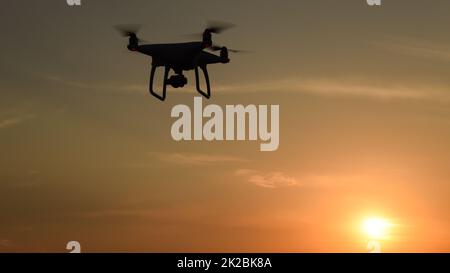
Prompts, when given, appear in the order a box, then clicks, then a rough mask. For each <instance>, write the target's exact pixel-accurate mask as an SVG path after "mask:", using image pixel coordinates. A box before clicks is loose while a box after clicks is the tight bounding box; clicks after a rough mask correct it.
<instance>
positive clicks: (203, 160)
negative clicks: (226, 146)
mask: <svg viewBox="0 0 450 273" xmlns="http://www.w3.org/2000/svg"><path fill="white" fill-rule="evenodd" d="M151 155H153V156H154V157H156V158H157V159H158V160H160V161H162V162H166V163H173V164H180V165H198V166H201V165H210V164H218V163H242V162H248V161H249V160H247V159H243V158H240V157H235V156H227V155H209V154H198V153H191V154H189V153H187V154H183V153H151Z"/></svg>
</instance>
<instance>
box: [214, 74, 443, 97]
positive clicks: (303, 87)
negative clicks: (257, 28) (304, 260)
mask: <svg viewBox="0 0 450 273" xmlns="http://www.w3.org/2000/svg"><path fill="white" fill-rule="evenodd" d="M449 89H450V86H444V85H425V84H424V85H417V84H414V85H413V84H406V83H400V82H399V83H393V84H379V83H377V84H375V83H370V82H369V81H367V80H360V79H323V78H316V79H302V78H289V79H284V80H276V81H271V82H259V83H254V84H243V85H228V86H218V87H216V88H215V90H216V91H227V93H230V92H272V91H273V92H300V93H309V94H316V95H321V96H360V97H368V98H375V99H427V100H438V101H442V100H444V101H450V92H449V91H448V90H449Z"/></svg>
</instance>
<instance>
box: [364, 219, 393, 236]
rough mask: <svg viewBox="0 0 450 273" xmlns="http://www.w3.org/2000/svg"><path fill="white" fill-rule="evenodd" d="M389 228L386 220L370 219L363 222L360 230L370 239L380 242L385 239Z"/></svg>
mask: <svg viewBox="0 0 450 273" xmlns="http://www.w3.org/2000/svg"><path fill="white" fill-rule="evenodd" d="M390 226H391V224H390V222H389V221H388V220H386V219H383V218H376V217H371V218H367V219H365V220H364V221H363V225H362V228H363V231H364V232H365V234H366V235H367V236H368V237H369V238H370V239H374V240H380V239H385V238H386V237H387V235H388V231H389V227H390Z"/></svg>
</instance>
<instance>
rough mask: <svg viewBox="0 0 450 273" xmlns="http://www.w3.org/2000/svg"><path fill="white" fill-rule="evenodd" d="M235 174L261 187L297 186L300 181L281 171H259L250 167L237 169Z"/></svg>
mask: <svg viewBox="0 0 450 273" xmlns="http://www.w3.org/2000/svg"><path fill="white" fill-rule="evenodd" d="M235 174H236V175H237V176H243V177H245V178H246V179H247V180H248V181H249V182H250V183H253V184H255V185H256V186H260V187H263V188H270V189H275V188H281V187H292V186H299V185H300V183H299V182H298V180H297V179H296V178H294V177H291V176H289V175H286V174H285V173H283V172H260V171H257V170H252V169H238V170H236V172H235Z"/></svg>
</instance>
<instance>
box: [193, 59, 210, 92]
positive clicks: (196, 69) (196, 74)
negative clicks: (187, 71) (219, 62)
mask: <svg viewBox="0 0 450 273" xmlns="http://www.w3.org/2000/svg"><path fill="white" fill-rule="evenodd" d="M198 67H199V66H195V84H196V86H197V91H198V92H199V93H200V94H201V95H203V96H204V97H205V98H207V99H209V98H210V97H211V86H210V83H209V76H208V70H207V69H206V65H200V68H201V69H202V71H203V75H204V76H205V81H206V90H207V92H206V93H205V92H204V91H203V90H201V89H200V79H199V75H198Z"/></svg>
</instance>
